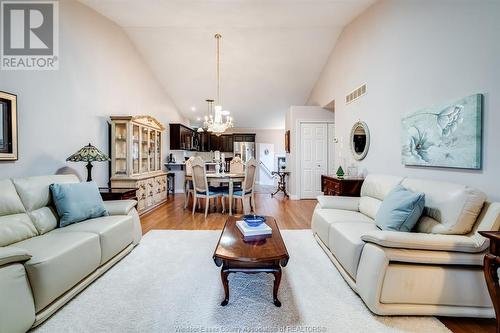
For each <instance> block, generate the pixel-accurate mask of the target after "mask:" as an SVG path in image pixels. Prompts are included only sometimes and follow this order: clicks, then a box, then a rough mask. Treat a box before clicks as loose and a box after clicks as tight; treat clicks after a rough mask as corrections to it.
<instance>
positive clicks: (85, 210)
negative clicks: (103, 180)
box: [50, 182, 108, 227]
mask: <svg viewBox="0 0 500 333" xmlns="http://www.w3.org/2000/svg"><path fill="white" fill-rule="evenodd" d="M50 192H51V193H52V199H53V200H54V204H55V206H56V210H57V214H58V215H59V218H60V219H59V227H65V226H67V225H70V224H72V223H76V222H81V221H85V220H88V219H92V218H96V217H101V216H106V215H108V212H107V211H106V208H105V207H104V202H103V201H102V198H101V194H100V193H99V188H98V187H97V184H96V183H94V182H86V183H72V184H52V185H50Z"/></svg>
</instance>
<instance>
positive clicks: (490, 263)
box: [484, 253, 500, 333]
mask: <svg viewBox="0 0 500 333" xmlns="http://www.w3.org/2000/svg"><path fill="white" fill-rule="evenodd" d="M499 261H500V258H499V257H497V256H495V255H493V254H490V253H488V254H486V255H485V256H484V277H485V279H486V285H487V286H488V292H489V293H490V297H491V301H492V303H493V307H494V309H495V315H496V318H497V333H500V286H499V281H498V273H497V270H498V268H499V266H500V263H499Z"/></svg>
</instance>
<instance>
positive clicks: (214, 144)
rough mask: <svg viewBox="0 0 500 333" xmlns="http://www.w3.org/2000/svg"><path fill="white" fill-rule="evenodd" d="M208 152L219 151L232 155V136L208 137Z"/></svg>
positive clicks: (212, 135)
mask: <svg viewBox="0 0 500 333" xmlns="http://www.w3.org/2000/svg"><path fill="white" fill-rule="evenodd" d="M210 150H212V151H216V150H218V151H221V152H224V153H232V152H233V135H232V134H223V135H220V136H217V135H215V134H211V135H210Z"/></svg>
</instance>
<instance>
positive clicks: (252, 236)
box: [236, 220, 272, 241]
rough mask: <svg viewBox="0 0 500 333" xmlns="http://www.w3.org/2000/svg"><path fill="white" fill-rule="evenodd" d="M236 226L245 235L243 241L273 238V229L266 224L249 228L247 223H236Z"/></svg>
mask: <svg viewBox="0 0 500 333" xmlns="http://www.w3.org/2000/svg"><path fill="white" fill-rule="evenodd" d="M236 226H237V227H238V229H239V230H240V231H241V233H242V234H243V240H245V241H252V240H260V239H264V238H267V237H271V236H272V229H271V228H270V227H269V226H268V225H267V224H265V223H262V224H260V225H258V226H255V227H254V226H249V225H248V224H247V223H246V222H245V221H243V220H241V221H236Z"/></svg>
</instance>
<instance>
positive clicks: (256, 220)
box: [243, 215, 266, 227]
mask: <svg viewBox="0 0 500 333" xmlns="http://www.w3.org/2000/svg"><path fill="white" fill-rule="evenodd" d="M243 221H245V223H246V224H247V225H248V226H249V227H258V226H259V225H261V224H262V223H264V222H265V221H266V218H265V217H264V216H259V215H243Z"/></svg>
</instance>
